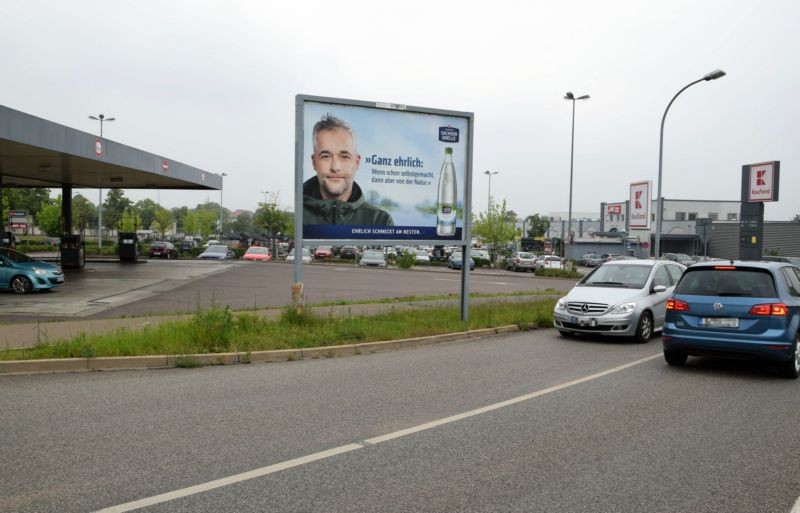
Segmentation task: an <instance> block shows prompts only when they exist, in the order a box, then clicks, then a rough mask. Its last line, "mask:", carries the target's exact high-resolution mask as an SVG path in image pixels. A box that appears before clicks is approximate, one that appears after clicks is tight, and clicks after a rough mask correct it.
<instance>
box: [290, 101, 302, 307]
mask: <svg viewBox="0 0 800 513" xmlns="http://www.w3.org/2000/svg"><path fill="white" fill-rule="evenodd" d="M294 120H295V123H294V126H295V129H294V180H295V184H298V183H299V184H302V183H303V140H304V139H303V100H302V99H301V98H300V97H299V96H298V97H297V98H296V99H295V111H294ZM304 299H305V298H304V297H303V187H302V185H301V186H300V187H298V186H295V188H294V277H293V279H292V308H293V309H294V311H295V312H297V313H301V312H302V311H303V305H304V304H305V301H304Z"/></svg>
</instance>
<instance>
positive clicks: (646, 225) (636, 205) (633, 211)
mask: <svg viewBox="0 0 800 513" xmlns="http://www.w3.org/2000/svg"><path fill="white" fill-rule="evenodd" d="M651 185H652V182H650V181H646V182H633V183H632V184H631V197H630V214H629V215H628V226H630V228H631V229H632V230H649V229H650V189H651Z"/></svg>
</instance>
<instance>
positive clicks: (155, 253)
mask: <svg viewBox="0 0 800 513" xmlns="http://www.w3.org/2000/svg"><path fill="white" fill-rule="evenodd" d="M147 256H148V257H150V258H166V259H168V260H170V259H173V258H178V250H177V249H176V248H175V246H174V245H173V244H172V243H171V242H153V243H151V244H150V249H149V250H148V252H147Z"/></svg>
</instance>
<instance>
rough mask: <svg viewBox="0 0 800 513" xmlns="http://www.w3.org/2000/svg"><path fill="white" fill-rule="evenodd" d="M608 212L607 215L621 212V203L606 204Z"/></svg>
mask: <svg viewBox="0 0 800 513" xmlns="http://www.w3.org/2000/svg"><path fill="white" fill-rule="evenodd" d="M607 211H608V214H609V215H620V214H621V213H622V205H620V204H619V203H615V204H614V205H608V209H607Z"/></svg>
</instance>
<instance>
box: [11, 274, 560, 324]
mask: <svg viewBox="0 0 800 513" xmlns="http://www.w3.org/2000/svg"><path fill="white" fill-rule="evenodd" d="M303 269H304V271H303V273H304V275H303V281H304V287H305V298H306V302H307V303H309V304H316V303H322V302H327V301H338V300H341V301H359V300H374V299H382V298H386V297H410V296H422V295H426V294H427V295H429V294H445V295H450V294H458V293H459V292H460V281H461V280H460V271H455V270H450V269H446V268H440V267H424V266H421V267H419V268H417V269H412V270H410V271H403V270H398V269H373V268H369V269H367V268H358V267H355V266H353V265H348V264H335V263H315V264H312V265H307V266H304V268H303ZM65 273H66V280H65V284H64V285H63V286H61V287H59V288H57V289H54V290H52V291H48V292H37V293H33V294H26V295H21V296H20V295H15V294H12V293H10V292H7V291H4V292H0V298H1V299H0V300H1V301H2V303H3V311H2V314H0V322H4V323H17V322H32V321H33V322H35V321H37V320H64V319H86V318H114V317H130V316H142V315H154V314H166V313H188V312H193V311H196V310H197V308H206V307H208V306H209V305H211V304H212V303H213V304H219V305H228V306H230V307H231V308H234V309H245V308H267V307H280V306H284V305H287V304H289V303H290V302H291V283H292V274H293V266H292V265H289V264H286V263H284V262H269V263H259V262H245V261H241V260H237V261H223V262H220V261H202V260H159V259H151V260H141V261H140V262H139V263H136V264H124V263H120V262H116V261H90V262H87V264H86V267H85V268H84V269H81V270H69V269H68V270H65ZM470 284H471V285H470V291H471V292H486V293H501V292H519V291H526V290H541V289H547V288H554V289H556V290H561V291H566V290H569V289H570V288H571V287H572V285H573V284H574V280H564V279H557V278H539V277H536V276H534V275H532V274H530V273H513V272H509V271H506V270H503V269H484V268H479V269H478V270H476V271H475V272H474V273H472V275H471V280H470Z"/></svg>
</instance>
